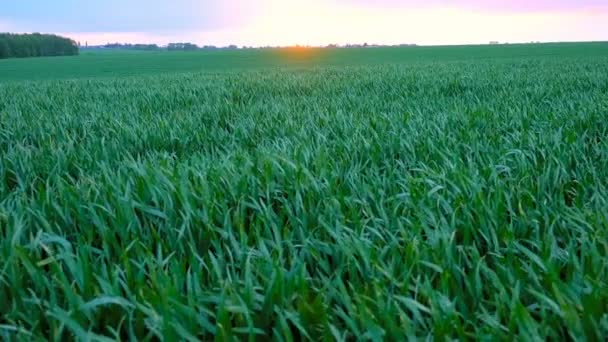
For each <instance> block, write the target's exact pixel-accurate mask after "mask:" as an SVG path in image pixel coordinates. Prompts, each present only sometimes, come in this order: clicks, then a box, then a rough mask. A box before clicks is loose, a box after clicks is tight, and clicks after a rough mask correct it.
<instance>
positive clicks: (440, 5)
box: [0, 0, 608, 46]
mask: <svg viewBox="0 0 608 342" xmlns="http://www.w3.org/2000/svg"><path fill="white" fill-rule="evenodd" d="M3 31H8V32H45V33H46V32H50V33H58V34H62V35H66V36H69V37H71V38H73V39H75V40H78V41H80V42H81V43H82V44H84V43H85V42H88V44H89V45H93V44H105V43H107V42H124V43H127V42H128V43H157V44H166V43H168V42H176V41H191V42H194V43H197V44H200V45H206V44H214V45H228V44H237V45H249V46H251V45H255V46H261V45H295V44H300V45H326V44H329V43H338V44H345V43H363V42H367V43H380V44H396V43H416V44H421V45H432V44H471V43H473V44H474V43H487V42H489V41H500V42H528V41H593V40H608V0H530V1H525V0H509V1H498V0H452V1H448V0H370V1H366V0H324V1H322V0H257V1H256V0H241V1H237V0H222V1H218V0H214V1H210V0H198V1H196V0H129V1H121V0H104V1H101V0H90V1H82V0H54V1H47V0H19V1H11V2H7V3H5V4H3V5H2V9H1V10H0V32H3Z"/></svg>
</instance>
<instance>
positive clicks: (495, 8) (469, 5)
mask: <svg viewBox="0 0 608 342" xmlns="http://www.w3.org/2000/svg"><path fill="white" fill-rule="evenodd" d="M330 2H333V3H337V4H340V5H349V6H352V5H356V6H362V7H373V8H392V9H413V10H416V9H424V8H457V9H461V10H467V11H491V12H503V13H504V12H520V13H521V12H528V13H529V12H563V11H577V10H598V9H600V10H606V9H608V6H607V3H606V0H508V1H505V0H374V1H367V0H330Z"/></svg>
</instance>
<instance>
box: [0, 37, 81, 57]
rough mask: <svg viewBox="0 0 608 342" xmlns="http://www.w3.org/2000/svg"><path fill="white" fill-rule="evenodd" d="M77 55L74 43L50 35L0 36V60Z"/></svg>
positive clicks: (76, 47)
mask: <svg viewBox="0 0 608 342" xmlns="http://www.w3.org/2000/svg"><path fill="white" fill-rule="evenodd" d="M77 54H78V45H77V44H76V42H75V41H73V40H71V39H68V38H63V37H59V36H56V35H51V34H40V33H34V34H10V33H2V34H0V58H12V57H40V56H70V55H77Z"/></svg>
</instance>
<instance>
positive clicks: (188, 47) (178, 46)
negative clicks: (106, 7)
mask: <svg viewBox="0 0 608 342" xmlns="http://www.w3.org/2000/svg"><path fill="white" fill-rule="evenodd" d="M238 48H239V47H238V46H236V45H228V46H214V45H204V46H198V45H196V44H193V43H169V44H168V45H167V46H158V45H157V44H128V43H127V44H121V43H108V44H105V45H86V46H84V47H81V49H83V50H96V49H117V50H140V51H141V50H143V51H195V50H234V49H238Z"/></svg>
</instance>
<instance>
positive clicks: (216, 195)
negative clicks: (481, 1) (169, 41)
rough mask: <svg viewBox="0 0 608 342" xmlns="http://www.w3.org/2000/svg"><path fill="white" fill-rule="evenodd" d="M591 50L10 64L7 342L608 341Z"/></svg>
mask: <svg viewBox="0 0 608 342" xmlns="http://www.w3.org/2000/svg"><path fill="white" fill-rule="evenodd" d="M607 52H608V44H600V43H596V44H563V45H560V44H549V45H518V46H496V47H493V46H487V47H434V48H430V47H429V48H403V49H353V50H323V51H321V50H314V51H290V52H286V51H282V52H280V51H253V50H252V51H229V52H214V53H206V52H201V53H164V54H162V53H141V54H139V53H138V54H134V53H128V54H124V53H123V54H121V53H116V54H107V53H104V54H90V55H86V54H85V55H82V56H79V57H73V58H72V57H68V58H47V59H25V60H7V61H0V151H1V152H0V337H5V338H16V339H31V338H49V339H52V340H63V339H66V338H69V337H76V338H78V339H88V338H92V339H97V340H103V339H104V338H111V339H116V338H123V339H125V338H136V339H143V340H154V339H156V338H164V339H168V340H175V339H184V340H196V339H210V338H213V337H216V338H218V339H219V340H228V339H231V338H237V339H245V338H257V339H260V340H265V339H268V338H270V337H272V338H275V339H277V340H288V341H289V340H299V339H302V338H310V339H315V340H316V339H322V338H324V339H328V340H331V339H337V340H352V339H354V338H362V339H369V340H381V339H391V340H403V339H405V338H408V337H409V338H411V337H418V338H420V337H427V336H433V337H434V338H436V339H438V340H441V339H444V338H458V339H469V338H492V339H499V340H500V339H506V340H510V339H515V338H517V339H524V340H545V339H546V338H548V339H555V340H563V339H567V338H574V339H583V338H587V339H590V340H593V339H603V338H605V337H606V336H608V314H607V313H608V139H607V137H608V120H606V118H607V114H608V53H607Z"/></svg>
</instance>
